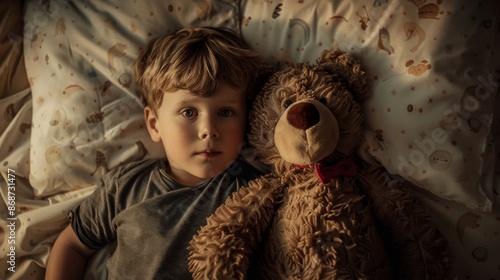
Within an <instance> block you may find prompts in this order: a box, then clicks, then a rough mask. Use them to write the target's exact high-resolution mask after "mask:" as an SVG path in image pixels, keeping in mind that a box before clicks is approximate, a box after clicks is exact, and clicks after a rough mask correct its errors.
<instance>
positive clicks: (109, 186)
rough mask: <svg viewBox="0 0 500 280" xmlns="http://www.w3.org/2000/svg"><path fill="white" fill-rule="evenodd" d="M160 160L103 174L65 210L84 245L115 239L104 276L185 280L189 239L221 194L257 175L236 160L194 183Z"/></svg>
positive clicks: (222, 198)
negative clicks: (172, 173)
mask: <svg viewBox="0 0 500 280" xmlns="http://www.w3.org/2000/svg"><path fill="white" fill-rule="evenodd" d="M166 164H167V162H166V160H165V159H150V160H144V161H140V162H136V163H132V164H128V165H126V166H124V167H121V168H118V169H116V170H114V171H111V172H110V173H108V174H107V175H106V176H105V178H104V179H103V182H102V184H101V186H100V187H99V188H98V189H97V190H96V191H95V192H94V193H93V194H92V195H91V196H89V198H88V199H86V200H85V201H83V202H82V204H81V205H79V206H78V207H76V208H75V209H74V210H73V211H72V213H71V214H70V218H71V224H72V227H73V230H74V231H75V233H76V234H77V236H78V237H79V239H80V240H81V241H82V243H84V244H85V245H86V246H87V247H89V248H92V249H98V248H101V247H103V246H104V245H106V244H108V243H111V242H115V241H116V246H117V247H116V250H115V252H114V253H113V255H112V256H111V257H110V259H109V260H108V262H107V268H108V279H120V280H123V279H176V280H178V279H191V274H190V273H189V271H188V269H187V258H188V249H187V247H188V246H189V241H190V240H191V239H192V237H193V235H194V234H195V233H196V232H197V231H198V229H200V227H202V226H203V225H205V224H206V218H207V217H208V216H209V215H210V214H211V213H213V212H214V211H215V209H216V208H217V207H219V206H220V205H221V204H222V203H224V202H225V200H226V198H227V197H228V196H230V195H231V194H232V193H233V192H235V191H237V190H238V189H240V188H241V187H244V186H246V185H247V182H248V181H249V180H252V179H254V178H256V177H258V176H259V175H260V172H259V171H258V170H257V169H255V168H253V167H252V166H251V165H249V164H247V163H245V162H243V161H241V160H237V161H235V162H234V163H233V165H231V166H230V167H229V168H228V169H227V170H226V171H225V172H223V173H221V174H220V175H219V176H217V177H215V178H212V179H207V180H206V181H204V182H202V183H200V184H199V185H196V186H182V185H178V184H177V183H175V182H174V181H172V180H171V179H170V177H169V176H168V175H167V174H166V172H165V167H166Z"/></svg>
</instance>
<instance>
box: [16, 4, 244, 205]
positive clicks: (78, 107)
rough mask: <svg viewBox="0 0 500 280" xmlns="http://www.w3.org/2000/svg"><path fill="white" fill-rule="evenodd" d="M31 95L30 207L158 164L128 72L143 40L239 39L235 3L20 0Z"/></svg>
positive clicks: (159, 152) (160, 151)
mask: <svg viewBox="0 0 500 280" xmlns="http://www.w3.org/2000/svg"><path fill="white" fill-rule="evenodd" d="M26 8H27V9H26V13H25V32H24V34H25V36H24V49H25V61H26V68H27V74H28V77H29V81H30V82H31V87H32V94H33V126H32V127H33V129H32V137H31V145H32V146H31V152H30V157H31V166H30V168H31V170H30V183H31V185H32V186H33V189H34V195H35V197H37V198H42V197H47V196H51V195H54V194H56V193H60V192H67V191H69V190H76V189H79V188H85V187H88V186H91V185H94V184H96V183H97V182H98V181H99V180H100V178H101V176H102V175H103V174H104V173H106V172H107V171H108V170H110V169H112V168H114V167H116V166H118V165H120V164H123V163H126V162H130V161H133V160H139V159H142V158H148V157H161V156H164V151H163V148H162V147H161V145H159V144H158V143H153V142H152V141H151V140H150V137H149V135H148V133H147V130H146V128H145V126H144V119H143V108H142V106H141V103H140V101H139V99H138V97H137V96H136V94H135V84H134V77H133V74H132V72H133V71H132V65H133V62H134V60H135V58H136V57H137V55H138V50H139V48H140V46H141V45H143V44H144V43H146V41H148V40H149V39H151V38H153V37H156V36H159V35H162V34H165V33H172V32H175V31H177V30H178V29H180V28H182V27H185V26H205V25H207V26H220V27H227V28H231V29H233V30H237V27H238V23H239V20H238V16H237V15H238V14H237V10H238V7H237V4H236V3H233V2H230V1H228V2H224V1H218V2H215V1H214V2H203V1H174V0H169V1H155V0H147V1H120V0H109V1H34V0H33V1H27V3H26Z"/></svg>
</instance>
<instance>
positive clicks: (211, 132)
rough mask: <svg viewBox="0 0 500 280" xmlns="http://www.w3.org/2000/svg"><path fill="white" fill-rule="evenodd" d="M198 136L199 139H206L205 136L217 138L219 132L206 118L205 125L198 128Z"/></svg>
mask: <svg viewBox="0 0 500 280" xmlns="http://www.w3.org/2000/svg"><path fill="white" fill-rule="evenodd" d="M199 136H200V138H201V139H206V138H210V139H218V138H219V136H220V133H219V131H218V130H217V128H216V127H215V125H214V124H213V122H211V121H209V120H207V122H205V125H204V126H203V127H202V129H201V130H200V133H199Z"/></svg>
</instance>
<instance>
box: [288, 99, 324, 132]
mask: <svg viewBox="0 0 500 280" xmlns="http://www.w3.org/2000/svg"><path fill="white" fill-rule="evenodd" d="M319 119H320V117H319V112H318V109H316V106H314V105H313V104H311V103H307V102H303V103H298V104H295V105H293V106H292V107H291V108H290V109H289V110H288V114H287V116H286V120H287V121H288V123H289V124H291V125H292V126H294V127H296V128H298V129H302V130H306V129H308V128H310V127H312V126H313V125H315V124H317V123H318V122H319Z"/></svg>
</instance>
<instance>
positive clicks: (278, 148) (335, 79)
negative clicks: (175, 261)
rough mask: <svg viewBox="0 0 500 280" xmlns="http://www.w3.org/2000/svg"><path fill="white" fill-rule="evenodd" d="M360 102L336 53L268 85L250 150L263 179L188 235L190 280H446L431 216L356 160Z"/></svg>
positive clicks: (356, 80) (350, 63) (358, 87)
mask: <svg viewBox="0 0 500 280" xmlns="http://www.w3.org/2000/svg"><path fill="white" fill-rule="evenodd" d="M367 97H368V90H367V85H366V82H365V77H364V73H363V72H362V70H361V68H360V65H359V63H358V62H357V61H356V60H355V59H353V58H352V57H351V56H350V55H349V54H347V53H342V52H340V51H338V50H334V51H325V52H324V53H323V54H322V55H321V57H320V58H319V59H318V60H317V64H316V65H308V64H299V65H286V66H284V67H282V68H281V70H279V71H276V72H275V73H274V74H273V75H272V76H271V77H270V78H269V81H268V82H267V83H266V84H265V85H264V87H263V90H262V92H260V93H259V94H258V95H257V97H256V100H255V102H254V105H253V106H252V110H251V112H250V120H251V121H250V133H249V140H250V143H251V144H252V145H253V146H254V147H255V156H256V158H257V159H258V160H260V161H262V162H264V163H267V164H270V165H272V166H273V167H274V169H273V172H272V173H271V174H268V175H266V176H262V177H261V178H259V179H257V180H254V181H251V182H249V186H248V187H247V188H243V189H241V190H240V191H238V192H237V193H235V194H234V195H233V196H232V197H230V198H229V199H228V200H227V201H226V203H225V204H224V205H222V206H220V207H219V208H218V209H217V211H216V212H215V213H214V214H213V215H211V216H210V217H209V218H208V221H207V225H206V226H204V227H203V228H201V229H200V230H199V232H198V234H197V235H195V236H194V237H193V240H192V241H191V244H190V256H189V270H190V271H191V272H192V274H193V278H194V279H246V278H247V276H249V275H252V276H256V277H257V278H258V279H442V278H445V276H446V272H447V270H448V262H449V259H448V247H447V242H446V240H445V239H444V237H443V235H442V234H441V232H440V231H439V229H438V228H437V226H436V225H435V224H434V222H433V221H432V219H431V218H430V216H428V215H427V213H426V212H425V211H424V210H423V209H422V208H421V206H420V205H419V204H418V203H417V201H416V200H415V199H414V198H413V197H412V196H411V194H410V193H409V192H407V191H406V190H405V188H403V187H401V185H402V184H401V183H398V182H396V181H393V180H390V179H389V178H388V177H387V176H386V175H385V174H386V173H385V171H384V170H381V169H380V168H377V167H373V166H369V165H368V164H366V163H365V162H363V161H361V160H360V159H358V158H356V156H355V152H356V149H357V147H358V146H359V145H360V143H361V141H362V135H361V131H362V125H363V114H362V109H361V106H360V104H361V102H362V101H363V100H364V99H366V98H367ZM257 249H258V250H257ZM251 256H253V258H251ZM255 256H256V257H255ZM251 262H252V266H251V267H252V268H256V269H253V270H252V269H250V270H251V271H250V270H249V267H250V265H251Z"/></svg>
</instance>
